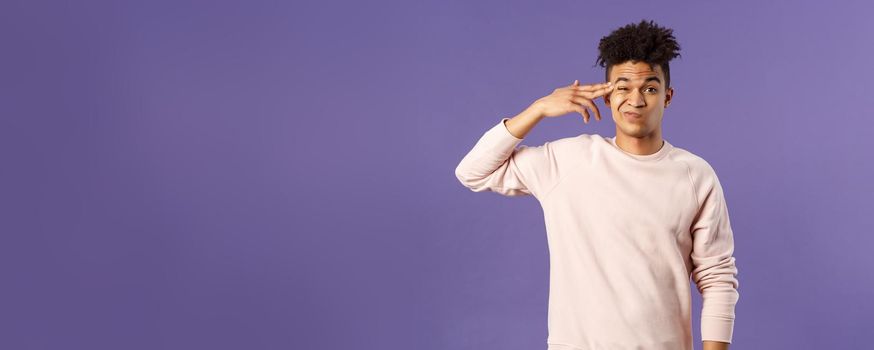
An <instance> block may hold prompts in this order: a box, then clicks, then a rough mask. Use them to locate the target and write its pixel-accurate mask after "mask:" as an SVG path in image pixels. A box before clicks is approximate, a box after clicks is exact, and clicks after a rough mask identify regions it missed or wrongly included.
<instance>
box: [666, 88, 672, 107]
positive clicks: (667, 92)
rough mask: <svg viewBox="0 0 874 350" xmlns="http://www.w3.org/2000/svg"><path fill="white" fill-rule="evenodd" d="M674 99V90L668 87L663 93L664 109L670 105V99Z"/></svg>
mask: <svg viewBox="0 0 874 350" xmlns="http://www.w3.org/2000/svg"><path fill="white" fill-rule="evenodd" d="M672 98H674V88H673V87H670V88H668V90H667V91H665V107H667V106H669V105H670V104H671V99H672Z"/></svg>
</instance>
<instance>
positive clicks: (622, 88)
mask: <svg viewBox="0 0 874 350" xmlns="http://www.w3.org/2000/svg"><path fill="white" fill-rule="evenodd" d="M618 90H628V89H626V88H624V87H621V88H619V89H618Z"/></svg>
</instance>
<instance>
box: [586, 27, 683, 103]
mask: <svg viewBox="0 0 874 350" xmlns="http://www.w3.org/2000/svg"><path fill="white" fill-rule="evenodd" d="M673 32H674V30H673V29H670V28H665V27H661V26H659V25H658V24H656V23H655V22H653V21H648V22H647V21H646V20H641V21H640V23H636V24H634V23H632V24H628V25H626V26H624V27H621V28H618V29H616V30H614V31H613V32H612V33H610V35H607V36H605V37H603V38H601V42H600V43H598V60H597V61H596V64H597V65H600V66H601V67H606V69H605V71H604V75H605V76H606V79H605V80H610V68H611V67H613V66H614V65H617V64H621V63H625V62H626V61H643V62H646V63H647V64H649V65H650V67H652V69H655V67H653V65H658V66H659V67H662V71H664V72H665V88H669V87H671V68H670V66H669V64H668V62H670V61H671V60H672V59H674V58H675V57H678V56H680V45H679V44H678V43H677V40H676V39H675V38H674V35H673Z"/></svg>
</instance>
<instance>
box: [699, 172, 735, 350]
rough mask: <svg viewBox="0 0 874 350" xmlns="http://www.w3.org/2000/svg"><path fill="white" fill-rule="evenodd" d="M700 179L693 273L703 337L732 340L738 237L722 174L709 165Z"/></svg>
mask: <svg viewBox="0 0 874 350" xmlns="http://www.w3.org/2000/svg"><path fill="white" fill-rule="evenodd" d="M706 169H707V171H706V172H705V174H704V175H703V176H702V178H700V179H699V180H698V181H699V182H700V184H699V185H700V187H699V188H700V191H699V193H698V195H697V196H698V200H699V203H700V209H699V212H698V214H697V216H696V218H695V221H694V222H693V225H692V228H691V232H692V237H693V243H692V253H691V259H692V263H693V265H694V269H693V271H692V277H693V279H694V281H695V285H696V286H697V288H698V291H699V292H700V293H701V298H702V304H703V305H702V310H701V339H702V340H714V341H722V342H727V343H731V338H732V333H733V330H734V319H735V314H734V309H735V304H737V301H738V299H739V293H738V291H737V288H738V285H739V283H738V279H737V273H738V270H737V267H736V265H735V258H734V257H733V256H732V254H733V253H734V237H733V233H732V230H731V224H730V222H729V217H728V207H727V205H726V202H725V196H724V194H723V191H722V185H721V184H720V182H719V178H718V177H717V176H716V174H715V172H713V170H712V168H710V167H709V165H708V166H707V167H706Z"/></svg>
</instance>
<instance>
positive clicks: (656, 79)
mask: <svg viewBox="0 0 874 350" xmlns="http://www.w3.org/2000/svg"><path fill="white" fill-rule="evenodd" d="M653 80H654V81H656V82H657V83H659V84H661V83H662V80H661V79H659V78H658V77H649V78H646V80H644V81H643V82H644V83H646V82H648V81H653ZM620 81H629V80H628V78H626V77H619V78H616V82H617V83H618V82H620Z"/></svg>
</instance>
